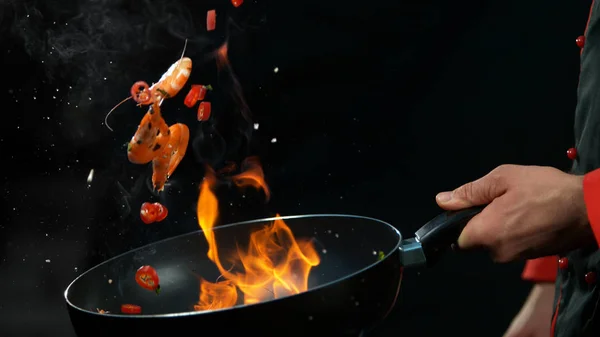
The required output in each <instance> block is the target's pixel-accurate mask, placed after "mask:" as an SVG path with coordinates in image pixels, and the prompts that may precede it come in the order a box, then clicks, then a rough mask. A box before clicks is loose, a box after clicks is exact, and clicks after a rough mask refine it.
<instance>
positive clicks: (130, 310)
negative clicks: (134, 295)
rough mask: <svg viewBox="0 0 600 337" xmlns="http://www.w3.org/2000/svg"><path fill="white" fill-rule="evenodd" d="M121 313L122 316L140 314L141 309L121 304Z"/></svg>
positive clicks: (137, 306) (136, 306)
mask: <svg viewBox="0 0 600 337" xmlns="http://www.w3.org/2000/svg"><path fill="white" fill-rule="evenodd" d="M121 312H122V313H124V314H141V313H142V307H140V306H139V305H135V304H121Z"/></svg>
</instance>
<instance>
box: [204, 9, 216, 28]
mask: <svg viewBox="0 0 600 337" xmlns="http://www.w3.org/2000/svg"><path fill="white" fill-rule="evenodd" d="M216 27H217V11H216V10H214V9H211V10H209V11H208V12H206V30H207V31H209V32H210V31H211V30H215V28H216Z"/></svg>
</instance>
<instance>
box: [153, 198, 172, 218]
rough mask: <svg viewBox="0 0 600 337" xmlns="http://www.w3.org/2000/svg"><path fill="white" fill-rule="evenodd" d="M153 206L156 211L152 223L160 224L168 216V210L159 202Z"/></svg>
mask: <svg viewBox="0 0 600 337" xmlns="http://www.w3.org/2000/svg"><path fill="white" fill-rule="evenodd" d="M153 205H154V207H155V208H156V209H157V212H156V220H154V221H156V222H161V221H163V220H164V219H166V218H167V215H168V214H169V210H168V209H167V208H166V207H165V206H163V204H161V203H159V202H155V203H154V204H153Z"/></svg>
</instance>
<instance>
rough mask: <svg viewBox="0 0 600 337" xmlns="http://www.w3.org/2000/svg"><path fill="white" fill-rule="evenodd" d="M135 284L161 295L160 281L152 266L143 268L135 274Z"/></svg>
mask: <svg viewBox="0 0 600 337" xmlns="http://www.w3.org/2000/svg"><path fill="white" fill-rule="evenodd" d="M135 282H137V284H138V285H139V286H140V287H142V288H144V289H146V290H150V291H154V292H156V294H159V293H160V280H159V278H158V274H157V273H156V269H154V268H152V267H151V266H141V267H140V269H138V270H137V271H136V272H135Z"/></svg>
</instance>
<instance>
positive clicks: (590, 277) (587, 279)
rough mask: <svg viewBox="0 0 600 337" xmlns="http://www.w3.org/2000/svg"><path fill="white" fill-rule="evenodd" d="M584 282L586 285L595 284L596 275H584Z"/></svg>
mask: <svg viewBox="0 0 600 337" xmlns="http://www.w3.org/2000/svg"><path fill="white" fill-rule="evenodd" d="M585 282H587V284H594V283H596V273H594V272H593V271H591V272H589V273H587V274H585Z"/></svg>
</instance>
